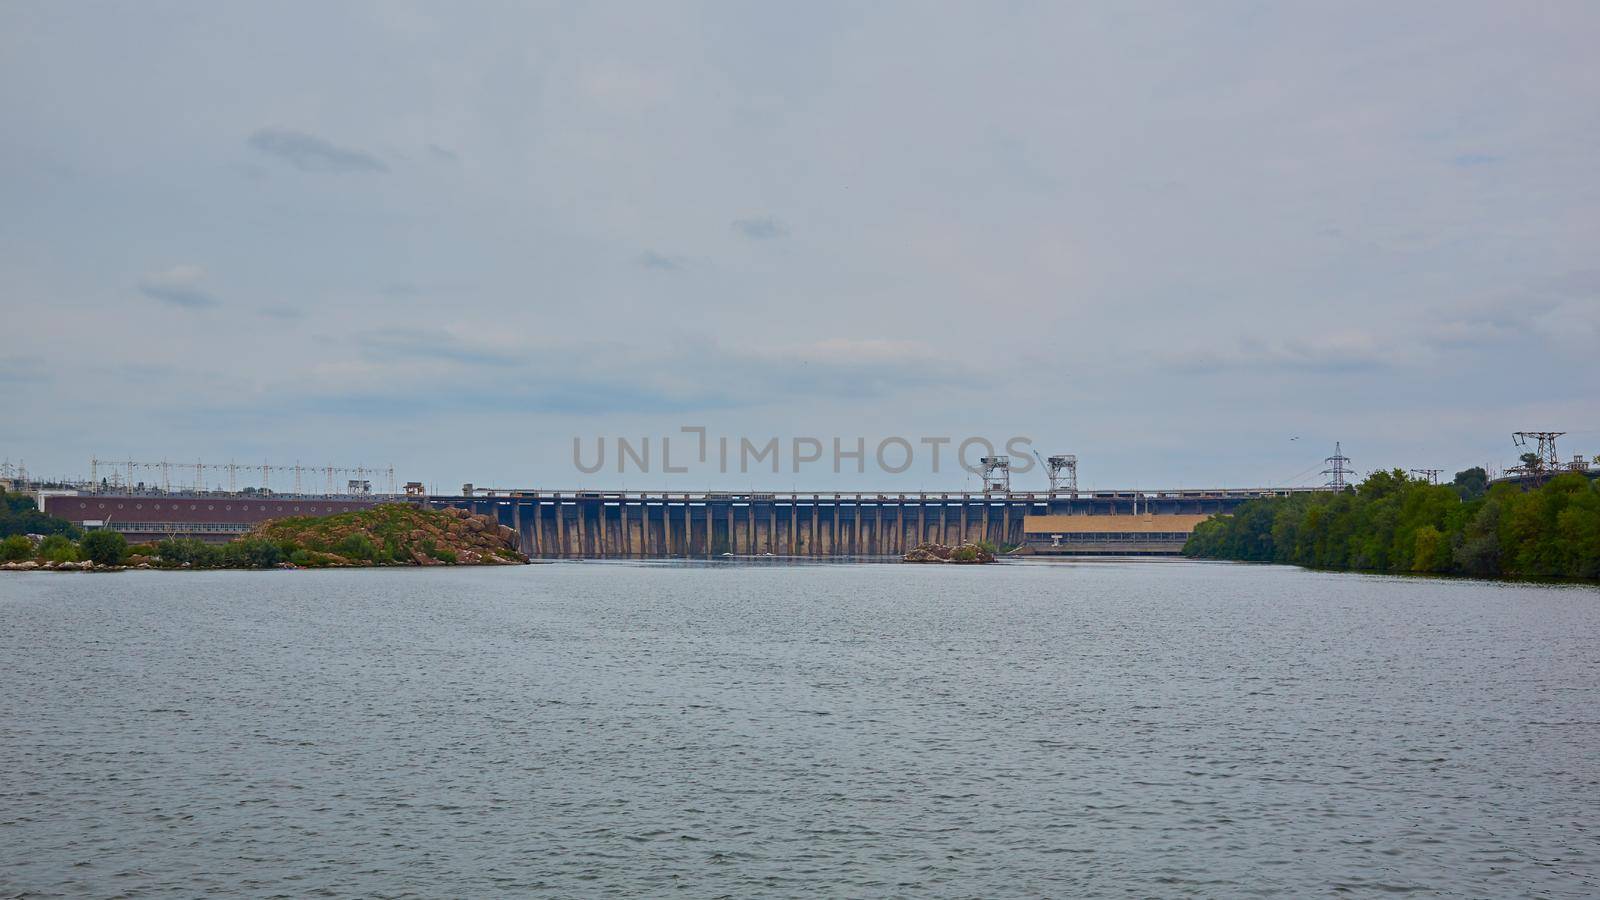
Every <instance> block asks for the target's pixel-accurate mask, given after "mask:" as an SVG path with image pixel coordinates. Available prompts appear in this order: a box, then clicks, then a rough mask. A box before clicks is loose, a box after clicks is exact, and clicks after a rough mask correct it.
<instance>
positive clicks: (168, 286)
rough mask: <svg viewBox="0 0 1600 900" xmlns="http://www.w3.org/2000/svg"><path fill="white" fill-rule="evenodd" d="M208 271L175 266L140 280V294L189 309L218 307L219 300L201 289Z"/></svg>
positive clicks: (189, 266)
mask: <svg viewBox="0 0 1600 900" xmlns="http://www.w3.org/2000/svg"><path fill="white" fill-rule="evenodd" d="M205 277H206V270H205V269H202V268H200V267H199V266H194V265H182V266H173V267H172V268H170V269H167V270H166V271H165V272H156V273H153V274H150V275H146V276H145V277H143V278H141V279H139V292H140V293H142V294H144V295H145V296H146V297H150V298H152V299H155V300H160V301H161V302H163V303H170V304H172V305H173V306H182V307H187V308H189V309H205V308H208V307H212V306H217V305H218V301H217V298H215V297H213V296H212V295H211V294H209V293H207V292H206V291H205V290H204V289H202V288H201V287H200V282H201V281H203V280H204V279H205Z"/></svg>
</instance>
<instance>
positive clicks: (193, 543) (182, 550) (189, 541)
mask: <svg viewBox="0 0 1600 900" xmlns="http://www.w3.org/2000/svg"><path fill="white" fill-rule="evenodd" d="M156 555H157V556H160V557H161V564H162V565H164V566H185V565H186V566H190V567H191V568H195V569H209V568H212V567H214V566H217V565H218V564H220V563H221V562H222V551H221V550H220V549H218V548H217V547H214V546H212V545H211V544H208V543H206V542H205V541H202V540H199V539H197V538H170V539H168V540H165V541H162V542H161V543H159V544H156Z"/></svg>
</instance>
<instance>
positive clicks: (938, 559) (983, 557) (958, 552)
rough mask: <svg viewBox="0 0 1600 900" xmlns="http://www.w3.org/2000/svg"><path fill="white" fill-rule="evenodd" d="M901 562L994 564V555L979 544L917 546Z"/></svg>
mask: <svg viewBox="0 0 1600 900" xmlns="http://www.w3.org/2000/svg"><path fill="white" fill-rule="evenodd" d="M900 560H901V562H908V563H956V564H982V563H992V562H994V554H993V553H991V552H990V551H989V549H988V548H987V547H983V546H981V545H979V544H971V543H968V544H957V545H956V546H954V547H951V546H948V545H946V544H918V545H917V546H916V547H913V548H911V550H909V551H908V552H907V553H906V555H905V556H903V557H901V558H900Z"/></svg>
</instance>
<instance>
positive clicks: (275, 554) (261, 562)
mask: <svg viewBox="0 0 1600 900" xmlns="http://www.w3.org/2000/svg"><path fill="white" fill-rule="evenodd" d="M281 562H283V550H282V549H280V548H279V547H278V545H277V544H274V543H273V542H271V541H269V540H265V539H263V538H250V537H247V538H240V539H239V540H237V541H234V542H232V543H230V544H228V545H227V546H225V547H223V548H222V564H223V565H226V566H236V567H238V568H241V569H270V568H272V567H273V566H276V565H277V564H278V563H281Z"/></svg>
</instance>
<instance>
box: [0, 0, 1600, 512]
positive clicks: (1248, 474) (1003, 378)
mask: <svg viewBox="0 0 1600 900" xmlns="http://www.w3.org/2000/svg"><path fill="white" fill-rule="evenodd" d="M1597 28H1600V5H1597V4H1594V3H1590V2H1560V0H1553V2H1542V3H1538V4H1532V5H1528V4H1522V5H1516V4H1507V3H1501V2H1492V3H1480V2H1464V0H1452V2H1438V3H1407V4H1393V3H1371V2H1352V3H1327V4H1318V5H1312V4H1283V3H1271V2H1215V3H1205V4H1195V3H1178V2H1173V3H1156V2H1134V3H1098V4H1087V3H1020V2H1019V3H970V4H935V3H887V2H886V3H856V4H842V3H840V4H836V3H828V2H816V3H805V4H738V3H706V4H700V3H664V2H663V3H637V4H611V3H553V4H535V3H515V4H486V3H460V4H438V3H427V4H412V3H404V2H370V3H361V2H341V3H331V4H330V3H274V4H211V3H200V2H189V3H164V2H146V3H138V4H130V3H91V2H76V3H47V2H17V0H3V2H0V116H3V117H4V122H5V125H4V127H3V128H0V322H3V323H4V332H5V340H4V341H3V347H0V457H4V458H6V459H8V460H9V461H10V462H11V463H13V464H15V463H17V462H19V461H25V462H26V463H27V465H28V468H29V470H30V471H31V472H33V473H36V474H47V475H59V476H76V477H87V475H88V474H89V468H90V462H89V461H90V459H91V458H95V457H98V458H102V459H134V460H140V461H145V460H151V461H154V460H161V459H170V460H174V461H191V462H192V461H194V460H203V461H206V462H218V463H220V462H226V461H229V460H235V461H237V462H240V463H252V464H256V465H259V464H260V463H261V462H262V461H270V462H272V463H275V464H281V465H288V464H294V463H296V462H299V463H304V464H306V465H318V466H321V465H338V466H354V465H358V464H361V465H372V466H389V465H393V466H394V467H395V470H396V473H397V476H398V478H399V480H401V481H407V480H417V481H423V482H425V483H427V484H429V485H432V486H435V487H438V488H439V489H446V488H451V487H454V486H456V485H459V484H460V483H462V482H467V481H470V482H474V483H476V484H479V485H494V486H504V487H545V488H552V489H555V488H574V487H609V488H618V487H626V488H633V489H638V488H649V489H656V488H670V489H675V490H679V489H681V490H692V489H698V488H729V489H731V488H740V487H746V486H748V487H754V488H757V489H767V490H787V489H791V488H801V489H820V490H876V489H889V490H914V489H918V488H924V489H940V490H960V489H963V488H968V487H973V486H975V483H976V479H975V478H974V476H972V475H971V474H970V473H968V472H966V471H963V470H962V469H961V468H960V467H959V466H956V465H951V462H950V458H949V457H950V454H951V452H952V451H953V448H954V447H955V446H956V445H958V444H960V443H961V442H962V441H964V440H966V439H967V438H969V437H976V438H983V439H986V440H989V441H991V443H992V444H994V445H996V446H997V450H998V452H1004V449H1003V445H1004V444H1005V442H1006V441H1008V440H1010V439H1013V438H1019V437H1020V438H1025V439H1026V440H1027V442H1026V443H1023V444H1017V445H1014V446H1015V447H1016V448H1019V449H1021V450H1026V449H1028V448H1032V449H1037V450H1039V451H1040V452H1041V453H1044V454H1046V455H1048V454H1051V453H1073V454H1076V455H1077V456H1078V458H1079V472H1080V482H1081V483H1082V484H1083V485H1085V486H1098V487H1151V488H1159V487H1192V486H1217V485H1225V486H1243V485H1262V484H1271V485H1279V484H1291V483H1319V482H1320V481H1321V480H1322V478H1321V476H1320V474H1319V473H1320V470H1321V469H1322V468H1324V466H1323V464H1322V460H1323V458H1324V457H1326V456H1328V455H1330V454H1331V453H1332V452H1333V446H1334V442H1335V441H1339V442H1341V443H1342V447H1343V449H1344V451H1345V453H1346V454H1347V455H1349V456H1350V457H1351V458H1352V459H1353V466H1354V468H1355V469H1356V470H1357V471H1358V472H1366V471H1370V470H1372V469H1377V468H1395V467H1398V468H1439V469H1444V470H1445V477H1446V478H1448V477H1449V474H1450V473H1451V472H1453V471H1455V470H1457V469H1461V468H1465V467H1467V466H1471V465H1480V464H1482V465H1499V466H1504V465H1510V464H1512V463H1513V462H1514V461H1515V457H1516V454H1517V453H1518V452H1519V451H1518V450H1517V448H1515V447H1513V446H1512V442H1511V438H1510V433H1511V432H1513V431H1517V430H1552V431H1565V432H1567V436H1566V437H1564V438H1562V440H1561V443H1560V444H1559V447H1560V450H1561V452H1562V455H1563V456H1564V457H1565V456H1570V455H1571V454H1572V453H1573V452H1578V451H1582V452H1585V453H1586V454H1587V455H1590V456H1593V455H1595V454H1600V399H1597V387H1600V382H1597V377H1596V376H1597V375H1600V352H1597V348H1600V256H1597V254H1596V252H1595V250H1596V247H1597V246H1600V179H1597V178H1596V177H1595V176H1596V160H1600V64H1597V63H1596V62H1595V57H1594V40H1593V39H1594V35H1595V34H1596V33H1597ZM685 427H689V428H704V429H705V434H706V435H707V436H708V449H709V452H708V453H707V461H706V462H705V463H701V462H700V461H699V457H698V447H697V442H698V435H699V432H684V431H683V430H682V429H684V428H685ZM619 437H620V438H625V439H628V440H629V441H630V442H632V444H633V446H635V447H637V446H639V445H640V443H641V442H642V441H643V440H644V439H646V438H649V439H650V443H651V456H650V457H648V458H649V460H650V463H649V471H648V472H645V471H641V468H643V467H641V466H639V465H636V464H624V466H623V468H624V470H625V471H622V472H619V471H617V468H618V467H617V463H616V440H617V439H618V438H619ZM723 437H726V438H729V439H730V441H731V443H732V446H733V447H734V448H735V449H734V451H733V454H732V456H733V457H734V459H733V460H731V461H730V465H729V466H727V467H723V466H722V465H720V463H719V461H718V459H717V456H718V450H717V446H718V441H719V439H720V438H723ZM663 438H667V439H668V440H670V442H671V453H672V458H671V459H670V460H667V461H666V462H670V463H671V464H672V466H673V467H674V468H683V469H687V471H685V472H677V471H665V470H664V461H663V460H662V459H661V458H660V455H661V446H662V439H663ZM741 438H743V439H746V440H749V441H751V442H752V444H753V445H754V446H758V447H759V446H764V445H765V444H766V442H767V441H769V440H770V439H773V438H776V439H777V440H778V441H779V460H778V471H776V472H774V471H772V469H771V465H770V464H769V462H768V461H767V460H762V461H759V462H757V463H756V464H754V465H750V464H747V465H745V466H743V467H741V466H740V465H739V464H738V459H737V457H738V451H737V448H738V447H739V441H740V439H741ZM796 438H801V439H805V438H814V439H816V440H817V441H818V443H819V444H820V445H821V446H822V447H823V448H824V450H823V454H822V459H821V460H819V461H817V462H807V463H805V464H803V465H800V466H799V467H798V468H799V471H794V469H795V468H796V466H795V465H794V462H793V459H792V457H793V456H794V455H795V454H794V453H793V452H791V451H793V450H794V449H795V446H796V445H795V443H794V442H795V439H796ZM835 438H837V439H839V440H840V441H841V447H842V448H843V449H844V450H846V451H849V450H853V449H855V448H856V446H857V441H858V440H859V441H861V442H862V446H864V447H865V459H864V464H862V465H860V466H859V468H862V469H864V470H865V471H858V464H857V463H856V461H855V460H854V459H853V458H851V457H848V456H847V457H844V458H843V459H842V461H841V462H842V464H841V465H840V466H839V469H840V471H838V472H835V471H834V468H835V467H834V466H833V464H832V459H831V449H832V448H831V442H832V441H833V440H834V439H835ZM895 438H899V439H900V440H902V441H904V442H905V445H906V446H908V447H910V449H911V450H912V453H911V460H910V464H909V465H908V466H906V467H905V471H890V470H891V469H894V468H897V467H899V466H900V465H901V463H902V461H903V457H905V455H906V454H905V452H904V450H903V449H902V447H901V445H900V444H897V443H893V442H892V439H895ZM925 438H928V439H934V442H933V443H929V442H925V441H924V439H925ZM940 438H949V439H950V440H951V443H950V444H949V445H944V459H943V465H942V467H941V468H940V471H938V472H935V471H933V467H932V460H931V459H930V451H931V450H932V449H934V448H935V447H937V446H940V445H938V444H937V440H938V439H940ZM602 440H604V441H605V442H606V446H605V450H606V451H607V453H609V457H602V458H603V459H604V462H605V465H604V466H603V467H602V468H600V469H599V470H598V471H595V472H592V473H591V472H586V471H584V470H583V469H584V468H590V467H593V465H594V463H595V461H596V458H597V453H598V448H599V447H600V446H601V444H600V441H602ZM886 440H889V441H890V443H888V444H885V443H884V442H885V441H886ZM575 441H576V442H577V444H578V447H579V449H580V451H581V452H579V453H578V455H577V458H576V459H575V456H574V442H575ZM804 446H807V447H809V446H810V445H809V444H806V445H804ZM973 446H975V447H976V446H977V445H973ZM880 447H884V448H886V449H887V453H886V457H885V460H886V461H887V463H888V465H887V466H883V467H880V466H879V465H878V463H879V462H880V460H878V459H877V458H876V450H877V449H878V448H880ZM680 454H682V455H681V456H680ZM976 455H977V451H976V450H974V451H973V453H972V454H970V455H969V457H968V458H969V461H970V460H971V458H972V457H975V456H976ZM1023 458H1024V457H1023V455H1022V454H1021V453H1019V454H1017V456H1016V457H1015V459H1016V462H1017V469H1018V471H1017V472H1016V473H1015V474H1014V475H1013V480H1014V484H1015V486H1016V487H1019V488H1028V487H1031V488H1040V487H1043V485H1044V476H1043V474H1042V473H1041V472H1039V471H1038V470H1037V469H1034V470H1032V471H1027V472H1024V471H1022V469H1023V468H1024V467H1023V466H1022V465H1021V462H1022V459H1023ZM685 461H687V463H690V464H685ZM580 462H581V463H582V464H583V468H580V466H579V465H578V463H580ZM630 463H631V461H630ZM741 468H742V469H743V471H741ZM280 477H281V476H280ZM216 479H217V476H216V475H214V474H213V475H208V476H207V481H208V482H211V483H215V482H216ZM275 486H277V487H283V486H284V485H283V482H282V481H279V482H278V483H277V484H276V485H275Z"/></svg>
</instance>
